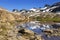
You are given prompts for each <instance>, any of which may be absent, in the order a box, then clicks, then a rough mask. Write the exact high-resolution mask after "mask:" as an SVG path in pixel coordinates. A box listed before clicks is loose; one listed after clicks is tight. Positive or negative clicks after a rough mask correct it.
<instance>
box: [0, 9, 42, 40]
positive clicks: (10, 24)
mask: <svg viewBox="0 0 60 40" xmlns="http://www.w3.org/2000/svg"><path fill="white" fill-rule="evenodd" d="M25 20H26V17H25V16H22V15H21V14H19V13H14V12H9V11H6V10H4V9H3V10H0V40H43V38H42V37H41V36H39V35H35V33H34V32H32V31H30V30H28V29H24V28H22V27H20V26H18V25H19V24H22V22H23V23H24V21H25Z"/></svg>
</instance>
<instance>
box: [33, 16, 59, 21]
mask: <svg viewBox="0 0 60 40" xmlns="http://www.w3.org/2000/svg"><path fill="white" fill-rule="evenodd" d="M34 19H35V20H37V21H41V22H49V21H50V22H60V17H53V18H51V17H39V16H38V17H35V18H34Z"/></svg>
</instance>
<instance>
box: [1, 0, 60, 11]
mask: <svg viewBox="0 0 60 40" xmlns="http://www.w3.org/2000/svg"><path fill="white" fill-rule="evenodd" d="M55 2H60V0H0V7H3V8H6V9H8V10H12V9H18V10H20V9H30V8H33V7H36V8H38V7H43V6H44V5H45V4H49V5H52V4H53V3H55Z"/></svg>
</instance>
